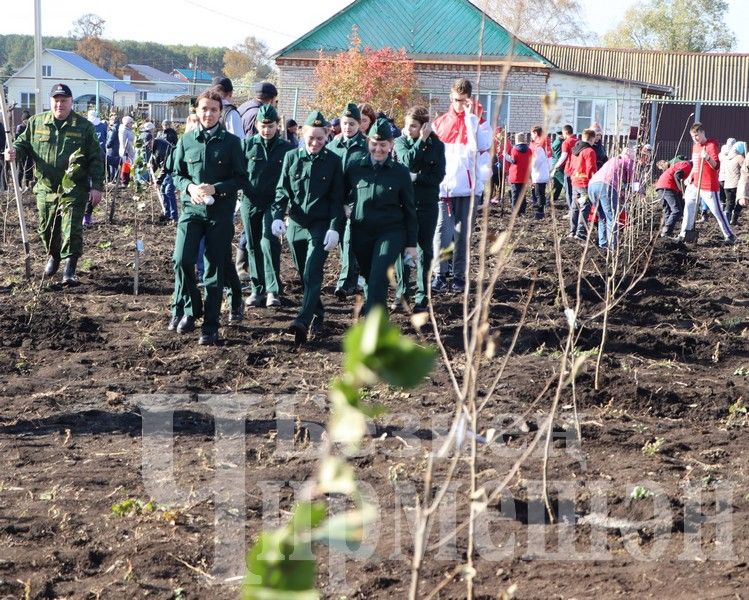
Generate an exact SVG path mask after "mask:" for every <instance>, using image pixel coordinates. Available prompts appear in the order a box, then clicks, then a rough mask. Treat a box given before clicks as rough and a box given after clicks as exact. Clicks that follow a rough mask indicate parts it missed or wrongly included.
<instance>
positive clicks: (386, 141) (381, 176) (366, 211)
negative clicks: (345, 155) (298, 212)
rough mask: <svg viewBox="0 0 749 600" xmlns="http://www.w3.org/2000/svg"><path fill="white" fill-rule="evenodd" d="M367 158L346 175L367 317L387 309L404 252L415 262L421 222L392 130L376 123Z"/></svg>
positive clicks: (353, 243)
mask: <svg viewBox="0 0 749 600" xmlns="http://www.w3.org/2000/svg"><path fill="white" fill-rule="evenodd" d="M368 137H369V142H368V147H369V155H367V156H365V157H364V158H361V159H359V160H358V161H356V162H353V163H351V164H350V165H349V167H348V169H346V173H345V175H344V185H345V192H346V202H347V203H349V205H350V206H351V247H352V248H353V250H354V255H355V256H356V260H357V261H358V263H359V268H360V269H361V274H362V276H363V277H364V281H365V282H366V284H365V286H364V294H365V297H366V300H365V303H364V313H365V314H366V313H368V312H369V311H370V310H371V309H372V307H373V306H376V305H382V306H383V307H384V306H386V301H387V292H388V270H389V269H390V267H392V266H393V264H395V261H396V259H398V258H399V257H400V256H401V254H402V253H404V250H405V256H406V258H407V260H408V261H409V262H411V261H412V262H415V261H416V241H417V228H418V225H417V219H416V207H415V205H414V189H413V185H412V183H411V177H410V175H409V170H408V169H407V168H406V167H404V166H403V165H400V164H398V163H396V162H395V161H394V160H393V159H392V157H391V156H390V153H391V152H392V150H393V130H392V128H391V127H390V123H389V122H388V121H387V120H386V119H382V118H380V119H377V120H376V121H375V122H374V123H373V124H372V127H371V128H370V130H369V134H368Z"/></svg>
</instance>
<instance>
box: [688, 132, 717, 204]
mask: <svg viewBox="0 0 749 600" xmlns="http://www.w3.org/2000/svg"><path fill="white" fill-rule="evenodd" d="M703 148H704V149H705V150H707V155H708V156H709V157H710V158H712V159H713V160H714V161H715V168H714V169H713V168H712V167H711V166H710V165H709V164H708V162H707V161H704V162H703V160H702V149H703ZM701 163H702V181H700V182H698V181H697V178H698V177H699V176H700V164H701ZM692 165H693V167H692V178H691V180H692V185H694V186H696V187H699V188H700V189H701V190H705V191H711V192H717V191H720V183H719V182H718V171H719V170H720V150H719V146H718V141H717V140H714V139H712V138H711V139H709V140H705V145H704V146H702V145H700V144H698V143H696V142H695V144H694V145H693V146H692Z"/></svg>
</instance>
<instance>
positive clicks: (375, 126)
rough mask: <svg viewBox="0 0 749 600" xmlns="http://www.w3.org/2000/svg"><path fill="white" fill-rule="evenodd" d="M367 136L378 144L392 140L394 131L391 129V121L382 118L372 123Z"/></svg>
mask: <svg viewBox="0 0 749 600" xmlns="http://www.w3.org/2000/svg"><path fill="white" fill-rule="evenodd" d="M367 135H368V136H369V138H370V139H372V140H375V141H377V142H381V141H383V140H392V139H393V129H392V127H390V121H388V120H387V119H383V118H382V117H380V118H379V119H377V120H376V121H375V122H374V123H372V127H370V128H369V133H368V134H367Z"/></svg>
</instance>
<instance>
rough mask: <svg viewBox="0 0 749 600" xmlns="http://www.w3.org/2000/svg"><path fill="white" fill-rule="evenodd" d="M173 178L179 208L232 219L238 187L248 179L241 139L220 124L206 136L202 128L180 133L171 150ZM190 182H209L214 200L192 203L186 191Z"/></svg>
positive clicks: (211, 216) (215, 217) (208, 215)
mask: <svg viewBox="0 0 749 600" xmlns="http://www.w3.org/2000/svg"><path fill="white" fill-rule="evenodd" d="M171 167H172V178H173V179H174V185H175V187H176V188H177V189H178V190H179V191H180V192H182V208H183V210H184V211H186V212H191V213H196V214H199V215H201V216H204V217H207V218H210V219H217V218H224V219H225V218H228V219H231V218H232V216H233V215H234V206H235V204H236V201H237V191H238V190H240V189H242V188H243V187H244V185H245V183H246V181H247V170H246V165H245V161H244V154H243V152H242V142H241V141H240V140H239V138H238V137H237V136H236V135H232V134H231V133H229V132H228V131H226V129H224V127H223V126H222V125H219V126H218V129H217V130H216V132H215V133H214V134H213V135H212V136H210V138H208V140H207V141H206V136H205V135H204V133H203V131H202V130H201V129H193V130H192V131H188V132H187V133H186V134H185V135H183V136H182V137H181V138H180V140H179V142H177V147H176V148H175V149H174V152H173V153H172V165H171ZM191 183H195V184H200V183H210V184H211V185H213V186H214V187H215V188H216V193H215V194H214V195H213V197H214V199H215V202H214V203H213V204H212V205H210V206H206V205H205V204H193V203H192V200H191V198H190V195H189V194H188V193H187V186H188V185H190V184H191Z"/></svg>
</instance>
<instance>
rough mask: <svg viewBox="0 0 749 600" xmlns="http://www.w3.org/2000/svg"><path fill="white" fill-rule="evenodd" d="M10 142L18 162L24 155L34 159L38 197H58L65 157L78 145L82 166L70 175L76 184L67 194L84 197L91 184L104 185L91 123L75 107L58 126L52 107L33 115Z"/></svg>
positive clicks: (102, 165)
mask: <svg viewBox="0 0 749 600" xmlns="http://www.w3.org/2000/svg"><path fill="white" fill-rule="evenodd" d="M13 146H14V147H15V149H16V156H17V157H18V161H19V162H20V163H21V164H23V162H24V160H25V159H26V157H27V156H30V157H31V158H32V160H33V161H34V176H35V177H36V179H37V182H36V186H34V192H35V193H36V194H37V195H38V196H40V197H45V196H49V197H50V200H54V199H56V198H57V196H56V194H57V192H58V190H59V188H60V184H61V183H62V178H63V175H65V171H66V169H67V168H68V158H69V157H70V155H71V154H73V152H75V151H76V150H78V149H79V148H80V149H81V150H82V151H83V156H82V157H81V158H79V159H78V164H80V165H81V168H80V169H79V170H78V173H76V175H75V176H74V177H73V181H74V182H75V184H76V185H75V187H74V188H73V191H72V192H70V194H69V196H72V197H74V198H87V197H88V193H89V191H90V189H91V188H93V189H95V190H103V189H104V162H103V161H102V159H101V149H100V148H99V142H98V141H97V139H96V134H95V133H94V126H93V125H92V124H91V123H90V122H89V121H88V120H86V119H84V118H83V117H81V116H80V115H79V114H76V113H75V112H74V111H71V112H70V115H68V118H67V119H65V120H64V121H63V122H62V126H61V127H60V128H59V129H58V128H57V126H56V124H55V117H54V115H53V114H52V111H48V112H43V113H39V114H38V115H34V116H33V117H31V119H29V123H28V126H27V127H26V129H25V130H24V132H23V133H22V134H21V135H20V136H19V137H18V138H17V139H16V141H15V143H14V144H13ZM89 178H90V180H91V187H89Z"/></svg>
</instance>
